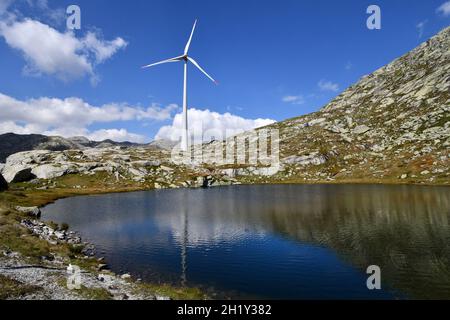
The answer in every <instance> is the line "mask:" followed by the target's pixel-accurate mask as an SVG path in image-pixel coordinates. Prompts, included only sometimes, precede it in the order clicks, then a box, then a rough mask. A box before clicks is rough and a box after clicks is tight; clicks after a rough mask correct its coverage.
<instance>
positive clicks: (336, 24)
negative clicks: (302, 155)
mask: <svg viewBox="0 0 450 320" xmlns="http://www.w3.org/2000/svg"><path fill="white" fill-rule="evenodd" d="M445 3H447V5H445ZM70 4H77V5H78V6H79V7H80V8H81V14H82V22H81V23H82V24H81V30H77V31H75V33H71V34H69V35H67V33H68V31H67V30H66V15H65V14H64V11H65V8H66V7H67V6H68V5H70ZM370 4H377V5H379V6H380V8H381V13H382V29H381V30H369V29H367V27H366V19H367V18H368V17H369V15H368V14H366V9H367V7H368V6H369V5H370ZM438 8H441V9H440V10H438ZM196 18H198V19H199V23H198V26H197V31H196V33H195V35H194V39H193V42H192V46H191V52H190V54H191V55H192V56H193V57H194V58H195V59H196V60H197V61H198V62H199V63H200V64H201V65H202V67H204V68H205V69H206V70H207V71H208V72H209V73H210V74H211V75H212V76H213V77H215V78H216V79H217V80H218V81H219V82H220V85H219V86H215V85H214V84H213V83H211V82H210V81H209V80H208V79H207V78H205V77H204V76H203V75H202V74H201V73H200V72H198V71H197V70H195V69H194V68H193V67H191V68H190V69H189V72H190V73H189V80H190V82H189V107H190V108H195V109H196V110H195V111H193V113H192V116H193V117H194V116H195V117H197V118H196V119H192V123H197V122H198V121H204V122H207V123H209V125H217V126H219V127H221V128H223V127H224V126H225V127H232V129H238V128H240V127H242V129H249V128H250V127H252V126H256V125H260V124H265V123H266V122H265V120H264V119H273V120H276V121H279V120H283V119H287V118H290V117H294V116H298V115H302V114H306V113H310V112H314V111H316V110H318V109H320V108H321V107H322V106H323V105H325V104H326V103H327V102H329V101H330V100H331V99H332V98H333V97H334V96H336V95H338V94H339V93H340V92H342V91H343V90H344V89H345V88H347V87H348V86H350V85H351V84H353V83H355V82H356V81H357V80H358V79H359V78H361V76H363V75H365V74H368V73H371V72H373V71H374V70H376V69H377V68H379V67H381V66H383V65H385V64H387V63H389V62H390V61H392V60H393V59H395V58H397V57H399V56H401V55H403V54H404V53H406V52H408V51H409V50H411V49H413V48H414V47H416V46H417V45H418V44H420V43H421V42H423V41H425V40H426V39H427V38H429V37H430V36H432V35H434V34H436V33H437V32H439V31H440V30H442V29H443V28H444V27H446V26H448V25H449V22H450V2H448V1H446V0H423V1H407V0H395V1H393V0H389V1H382V0H378V1H364V0H345V1H331V0H328V1H326V0H315V1H300V0H291V1H288V0H283V1H272V0H265V1H250V0H245V1H242V0H240V1H238V0H227V1H218V0H214V1H211V0H210V1H206V0H197V1H189V0H184V1H169V0H158V1H154V0H152V1H148V0H130V1H119V0H117V1H109V0H89V1H84V0H77V1H75V2H74V1H72V0H71V1H50V0H49V1H45V0H15V1H12V0H0V21H2V23H3V27H0V70H1V72H0V94H1V95H2V96H0V133H1V132H5V131H16V132H18V133H31V132H33V133H46V134H62V135H77V134H84V135H87V136H89V137H91V138H105V137H111V138H114V139H116V140H136V141H149V140H151V139H153V138H154V137H155V135H156V134H157V133H158V132H160V133H161V132H165V133H164V134H160V135H159V136H160V137H166V136H168V135H170V129H171V128H172V127H174V126H176V125H177V117H176V116H175V115H176V114H178V113H179V112H180V109H179V107H178V108H177V107H176V106H175V104H176V105H178V106H180V105H181V97H182V72H183V69H182V64H175V63H174V64H167V65H162V66H158V67H155V68H153V69H148V70H142V69H141V68H140V66H142V65H144V64H149V63H152V62H156V61H159V60H162V59H166V58H170V57H173V56H177V55H180V54H182V51H183V49H184V46H185V44H186V41H187V38H188V36H189V33H190V30H191V28H192V24H193V22H194V20H195V19H196ZM24 21H28V22H30V23H27V24H25V23H24ZM31 22H35V23H34V24H33V23H31ZM0 26H1V24H0ZM19 27H23V28H19ZM44 27H45V28H44ZM37 28H42V30H43V31H45V32H49V34H50V35H51V34H57V33H59V34H61V35H62V36H64V35H66V36H65V38H64V39H65V40H67V41H66V42H64V43H62V44H59V43H58V42H57V41H56V42H55V43H50V44H46V45H44V42H45V41H47V40H48V39H49V37H50V36H45V37H44V36H43V35H42V33H43V32H40V33H38V34H36V35H35V34H34V33H36V29H37ZM28 31H29V32H30V35H29V36H28V37H25V36H24V34H25V33H26V32H28ZM87 34H90V35H91V38H88V37H87ZM41 36H43V37H44V38H42V39H40V38H39V37H41ZM19 38H20V39H19ZM22 38H24V39H22ZM77 39H78V40H77ZM88 39H90V40H92V41H89V40H88ZM74 41H75V42H74ZM76 41H80V43H81V45H82V46H84V47H83V48H84V49H79V48H78V49H77V50H75V51H74V52H72V53H73V55H69V56H68V57H65V58H64V59H63V58H61V61H60V57H61V54H60V53H59V51H58V50H62V49H61V48H62V47H63V46H65V45H67V46H68V47H69V49H67V50H69V51H70V45H71V44H74V45H75V46H76V45H78V42H76ZM114 41H115V42H114ZM41 44H42V48H41V47H40V46H41ZM52 45H54V46H55V47H56V48H55V49H54V48H52V47H51V46H52ZM99 48H100V49H99ZM53 49H54V50H53ZM46 50H48V51H49V52H48V53H47V51H46ZM82 50H84V51H83V52H82V53H81V51H82ZM99 50H103V51H102V52H105V50H106V53H105V54H106V55H105V56H103V58H102V57H100V56H99V55H98V53H99V52H100V51H99ZM64 52H66V51H64ZM43 56H45V57H47V59H46V58H44V57H43ZM55 57H56V58H57V59H56V58H55ZM80 57H81V60H80ZM39 59H40V60H39ZM48 59H52V60H51V61H49V60H48ZM70 59H72V60H73V61H71V60H70ZM83 59H84V60H83ZM75 60H76V61H75ZM55 61H56V62H55ZM83 61H84V62H83ZM56 63H60V65H58V66H56V65H55V64H56ZM83 63H84V64H83ZM49 64H50V65H49ZM77 68H80V70H78V69H77ZM67 70H69V71H67ZM66 73H67V74H66ZM48 98H54V100H53V101H52V100H49V99H48ZM68 98H72V99H68ZM48 104H51V105H54V106H53V109H49V110H47V109H48V108H47V105H48ZM68 104H69V105H70V106H68ZM60 106H61V107H60ZM80 106H82V107H80ZM40 108H43V109H40ZM46 108H47V109H46ZM57 108H62V109H64V108H66V109H64V110H69V111H67V112H66V113H64V112H62V115H61V116H59V113H60V112H59V109H57ZM130 109H133V110H130ZM80 110H81V111H80ZM206 110H209V112H208V111H206ZM34 111H36V116H35V117H34V118H33V113H34ZM45 112H47V113H45ZM48 112H50V113H52V114H51V115H49V114H48ZM83 112H84V113H83ZM213 112H216V113H217V114H213ZM25 113H27V116H23V114H25ZM226 113H230V114H231V115H232V116H231V117H224V114H226ZM113 115H114V116H113ZM69 117H71V118H70V119H69ZM89 117H92V118H89ZM2 118H3V119H2ZM178 118H179V117H178ZM71 119H72V120H71ZM256 119H260V120H259V121H256ZM178 120H180V119H178ZM212 120H215V121H212ZM52 121H53V122H52ZM163 126H166V127H165V130H163V131H160V128H161V127H163ZM119 129H123V130H122V131H121V132H119V131H118V130H119ZM107 130H116V131H107Z"/></svg>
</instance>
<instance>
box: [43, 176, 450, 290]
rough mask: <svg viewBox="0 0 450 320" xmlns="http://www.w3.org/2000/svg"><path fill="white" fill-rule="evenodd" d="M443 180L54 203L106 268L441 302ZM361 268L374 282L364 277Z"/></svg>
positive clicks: (148, 276) (449, 271) (230, 284)
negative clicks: (373, 269)
mask: <svg viewBox="0 0 450 320" xmlns="http://www.w3.org/2000/svg"><path fill="white" fill-rule="evenodd" d="M449 218H450V189H449V188H447V187H418V186H369V185H367V186H364V185H270V186H234V187H223V188H214V189H178V190H161V191H147V192H134V193H125V194H108V195H99V196H83V197H75V198H69V199H63V200H59V201H57V202H56V203H54V204H52V205H49V206H47V207H46V208H44V210H43V219H44V220H53V221H56V222H59V223H61V222H67V223H69V225H70V226H71V229H72V230H77V231H80V233H81V235H82V237H83V238H84V240H86V241H89V242H92V243H94V244H95V245H96V247H97V252H98V253H99V254H101V255H102V256H105V257H106V259H107V260H108V262H109V263H110V265H111V267H112V269H113V271H116V272H129V273H131V274H132V275H133V276H134V277H137V278H142V279H145V280H148V281H152V282H155V281H160V282H170V283H173V284H176V285H193V286H200V287H202V288H204V289H205V290H207V291H209V292H210V293H211V294H217V295H218V297H232V298H290V299H313V298H324V299H335V298H342V299H361V298H364V299H380V298H383V299H384V298H387V299H393V298H448V299H450V227H449ZM369 265H378V266H380V267H381V270H382V290H379V291H369V290H368V289H367V286H366V280H367V277H368V275H367V274H366V273H365V270H366V268H367V267H368V266H369Z"/></svg>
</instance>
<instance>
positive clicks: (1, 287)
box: [0, 274, 41, 300]
mask: <svg viewBox="0 0 450 320" xmlns="http://www.w3.org/2000/svg"><path fill="white" fill-rule="evenodd" d="M39 290H41V288H39V287H37V286H30V285H26V284H23V283H21V282H19V281H17V280H14V279H11V278H8V277H5V276H4V275H1V274H0V300H5V299H18V298H21V297H23V296H26V295H29V294H33V293H35V292H37V291H39Z"/></svg>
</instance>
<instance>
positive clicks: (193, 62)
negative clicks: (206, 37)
mask: <svg viewBox="0 0 450 320" xmlns="http://www.w3.org/2000/svg"><path fill="white" fill-rule="evenodd" d="M188 60H189V61H190V62H191V63H192V64H193V65H194V66H196V67H197V68H198V69H199V70H200V71H201V72H203V73H204V74H205V76H207V77H208V78H209V79H211V81H212V82H214V83H215V84H217V85H218V84H219V83H218V82H217V81H216V80H214V79H213V77H211V76H210V75H209V74H207V73H206V71H205V70H203V69H202V67H200V65H199V64H198V63H197V61H195V60H194V59H192V58H191V57H188Z"/></svg>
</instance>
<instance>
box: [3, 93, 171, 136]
mask: <svg viewBox="0 0 450 320" xmlns="http://www.w3.org/2000/svg"><path fill="white" fill-rule="evenodd" d="M177 109H178V106H177V105H175V104H170V105H168V106H165V107H161V106H160V105H157V104H152V105H151V106H150V107H148V108H142V107H134V106H130V105H128V104H125V103H110V104H105V105H102V106H92V105H90V104H88V103H87V102H85V101H83V100H82V99H80V98H67V99H57V98H47V97H43V98H38V99H29V100H26V101H21V100H17V99H14V98H12V97H9V96H7V95H4V94H2V93H0V119H1V120H0V133H7V132H15V133H19V134H29V133H39V134H45V135H61V136H64V137H71V136H79V135H82V136H86V137H88V138H91V139H99V138H108V139H112V140H116V141H124V140H129V141H134V142H142V141H143V140H146V138H145V137H144V136H140V135H136V134H133V133H129V132H127V131H126V130H124V129H105V130H99V131H95V132H91V131H90V130H88V129H87V127H88V126H90V125H92V124H95V123H111V122H116V121H142V120H155V121H165V120H169V119H171V113H172V112H173V111H175V110H177Z"/></svg>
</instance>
